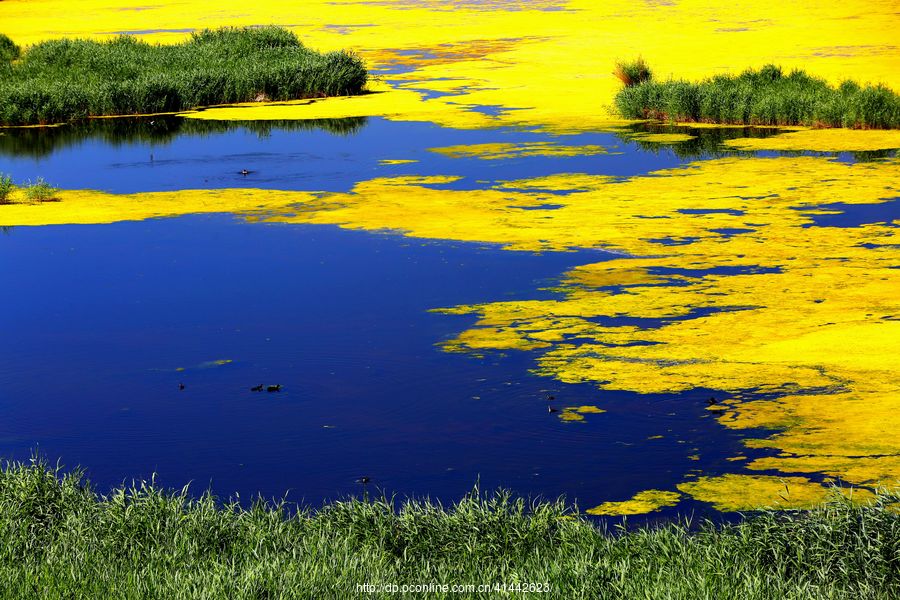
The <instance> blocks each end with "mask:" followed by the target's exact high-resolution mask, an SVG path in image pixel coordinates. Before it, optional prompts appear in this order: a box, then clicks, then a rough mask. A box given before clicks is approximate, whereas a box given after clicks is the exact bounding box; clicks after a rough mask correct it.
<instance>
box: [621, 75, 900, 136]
mask: <svg viewBox="0 0 900 600" xmlns="http://www.w3.org/2000/svg"><path fill="white" fill-rule="evenodd" d="M615 106H616V109H617V110H618V112H619V113H620V114H621V115H622V116H623V117H625V118H628V119H656V120H662V121H681V122H702V123H723V124H735V125H784V126H791V125H805V126H812V127H853V128H878V129H891V128H896V127H900V96H898V95H897V94H896V93H894V92H893V91H892V90H891V89H889V88H887V87H885V86H883V85H874V86H873V85H864V86H863V85H860V84H858V83H856V82H853V81H845V82H843V83H841V84H840V85H839V86H837V87H834V86H831V85H829V84H828V83H827V82H826V81H825V80H823V79H819V78H817V77H813V76H812V75H809V74H807V73H806V72H804V71H800V70H795V71H792V72H790V73H788V74H785V73H783V72H782V70H781V68H780V67H777V66H775V65H766V66H764V67H763V68H762V69H759V70H753V69H748V70H747V71H744V72H743V73H741V74H740V75H717V76H715V77H711V78H709V79H705V80H703V81H700V82H699V83H694V82H690V81H683V80H668V81H654V80H653V79H652V78H651V79H648V80H646V81H644V82H642V83H638V84H636V85H631V86H627V85H626V86H625V87H624V88H622V90H620V91H619V93H618V94H617V95H616V98H615Z"/></svg>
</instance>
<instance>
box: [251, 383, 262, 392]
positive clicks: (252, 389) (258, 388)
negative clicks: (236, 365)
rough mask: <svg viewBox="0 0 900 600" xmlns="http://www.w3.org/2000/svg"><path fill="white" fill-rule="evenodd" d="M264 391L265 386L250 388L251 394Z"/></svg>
mask: <svg viewBox="0 0 900 600" xmlns="http://www.w3.org/2000/svg"><path fill="white" fill-rule="evenodd" d="M262 390H263V384H259V385H254V386H253V387H252V388H250V391H251V392H261V391H262Z"/></svg>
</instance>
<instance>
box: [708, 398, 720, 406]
mask: <svg viewBox="0 0 900 600" xmlns="http://www.w3.org/2000/svg"><path fill="white" fill-rule="evenodd" d="M717 402H718V400H716V397H715V396H710V397H709V400H707V401H706V403H707V404H709V405H710V406H712V405H713V404H715V403H717Z"/></svg>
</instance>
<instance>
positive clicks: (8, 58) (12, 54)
mask: <svg viewBox="0 0 900 600" xmlns="http://www.w3.org/2000/svg"><path fill="white" fill-rule="evenodd" d="M20 54H21V49H20V48H19V47H18V46H17V45H16V43H15V42H13V41H12V40H11V39H9V36H7V35H4V34H2V33H0V66H3V65H5V64H7V63H10V62H12V61H14V60H16V59H17V58H19V55H20Z"/></svg>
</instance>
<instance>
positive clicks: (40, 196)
mask: <svg viewBox="0 0 900 600" xmlns="http://www.w3.org/2000/svg"><path fill="white" fill-rule="evenodd" d="M57 194H59V188H55V187H53V186H52V185H50V184H49V183H47V182H46V181H44V178H43V177H38V178H37V179H36V180H35V181H33V182H32V181H29V182H28V183H27V184H26V186H25V199H26V200H28V201H29V202H37V203H40V202H51V201H53V200H56V199H57V197H56V196H57Z"/></svg>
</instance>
